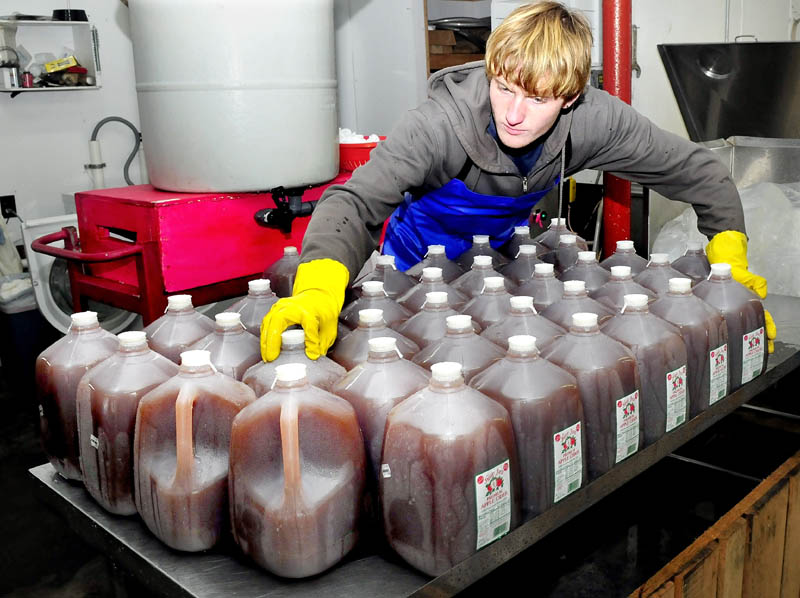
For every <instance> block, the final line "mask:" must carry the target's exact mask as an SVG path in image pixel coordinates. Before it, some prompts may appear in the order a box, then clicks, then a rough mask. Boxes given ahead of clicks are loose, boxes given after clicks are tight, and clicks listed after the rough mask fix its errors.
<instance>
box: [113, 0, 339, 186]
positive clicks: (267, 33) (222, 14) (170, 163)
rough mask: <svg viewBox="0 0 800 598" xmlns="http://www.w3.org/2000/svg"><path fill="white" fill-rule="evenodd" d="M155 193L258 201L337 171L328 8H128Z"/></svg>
mask: <svg viewBox="0 0 800 598" xmlns="http://www.w3.org/2000/svg"><path fill="white" fill-rule="evenodd" d="M129 8H130V22H131V38H132V40H133V55H134V63H135V69H136V89H137V92H138V97H139V112H140V116H141V125H142V138H143V141H144V144H145V145H146V147H147V153H146V157H147V170H148V172H149V175H150V180H151V182H152V183H153V185H154V186H156V187H158V188H160V189H164V190H168V191H185V192H219V191H226V192H234V191H262V190H267V189H271V188H273V187H277V186H279V185H282V186H284V187H295V186H302V185H307V184H314V183H322V182H325V181H329V180H331V179H333V178H334V177H335V176H336V174H337V173H338V171H339V146H338V121H337V111H336V67H335V56H334V27H333V0H290V1H287V0H129Z"/></svg>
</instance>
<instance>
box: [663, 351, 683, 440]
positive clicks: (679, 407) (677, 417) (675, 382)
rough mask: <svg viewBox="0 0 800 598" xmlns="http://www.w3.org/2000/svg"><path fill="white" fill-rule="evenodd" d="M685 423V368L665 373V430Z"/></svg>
mask: <svg viewBox="0 0 800 598" xmlns="http://www.w3.org/2000/svg"><path fill="white" fill-rule="evenodd" d="M685 421H686V366H685V365H682V366H681V367H679V368H678V369H676V370H672V371H671V372H667V429H666V431H667V432H669V431H670V430H673V429H675V428H677V427H678V426H680V425H681V424H682V423H683V422H685Z"/></svg>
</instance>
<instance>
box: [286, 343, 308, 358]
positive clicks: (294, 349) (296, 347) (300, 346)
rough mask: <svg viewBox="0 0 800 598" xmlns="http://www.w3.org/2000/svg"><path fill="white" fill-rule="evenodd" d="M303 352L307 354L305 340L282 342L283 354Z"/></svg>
mask: <svg viewBox="0 0 800 598" xmlns="http://www.w3.org/2000/svg"><path fill="white" fill-rule="evenodd" d="M300 352H303V353H304V354H305V342H302V343H291V344H285V343H281V355H289V354H294V353H300Z"/></svg>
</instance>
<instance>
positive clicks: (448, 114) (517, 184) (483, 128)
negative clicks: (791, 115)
mask: <svg viewBox="0 0 800 598" xmlns="http://www.w3.org/2000/svg"><path fill="white" fill-rule="evenodd" d="M491 118H492V113H491V104H490V102H489V81H488V79H487V77H486V69H485V65H484V63H483V62H473V63H470V64H467V65H462V66H457V67H453V68H449V69H444V70H442V71H439V72H437V73H436V74H435V75H433V76H432V77H431V79H430V82H429V84H428V99H427V100H426V101H425V102H423V103H422V104H421V105H420V106H419V107H418V108H416V109H414V110H411V111H409V112H408V113H406V115H405V117H404V118H403V119H402V121H401V122H400V123H399V124H398V125H397V126H396V127H395V129H394V130H393V131H392V132H391V134H390V135H388V137H387V139H386V140H385V141H383V142H381V143H379V144H378V146H377V147H376V148H375V149H374V150H372V153H371V154H370V159H369V161H368V162H367V163H366V164H365V165H363V166H361V167H360V168H358V169H357V170H356V171H355V172H354V173H353V176H352V178H351V179H350V180H349V181H347V182H346V183H345V184H343V185H334V186H331V187H330V188H328V189H327V190H326V192H325V194H324V195H323V197H322V200H321V201H320V202H319V204H318V205H317V207H316V210H315V211H314V215H313V217H312V219H311V222H310V223H309V226H308V230H307V231H306V234H305V238H304V239H303V250H302V261H303V262H308V261H311V260H314V259H320V258H331V259H334V260H337V261H339V262H341V263H342V264H344V265H345V266H346V267H347V268H348V270H349V271H350V280H351V281H352V280H353V278H354V277H355V275H356V274H358V272H359V271H360V269H361V267H362V266H363V264H364V262H365V261H366V259H367V258H368V257H369V255H370V254H371V253H372V251H373V250H374V249H375V248H376V247H377V245H378V241H379V239H380V234H381V229H382V227H383V223H384V221H385V220H386V219H387V218H388V217H389V216H390V215H391V213H392V212H393V211H394V209H395V208H396V207H397V206H398V205H399V204H400V203H402V202H403V200H404V197H405V193H406V192H407V191H410V192H412V193H414V194H416V195H420V194H421V193H424V192H425V191H426V190H432V189H437V188H439V187H442V186H443V185H445V184H446V183H448V182H449V181H451V180H452V179H453V178H455V177H456V176H457V175H458V174H459V173H460V172H461V171H462V169H463V168H464V166H465V164H466V163H467V162H468V161H471V162H472V166H471V168H470V170H469V172H468V174H467V176H466V177H464V179H463V180H464V183H465V184H466V186H467V187H468V188H469V189H471V190H472V191H474V192H476V193H480V194H485V195H500V196H506V197H517V196H520V195H524V194H526V193H531V192H533V191H537V190H542V189H547V188H549V187H551V186H552V185H553V183H554V182H555V180H556V178H557V177H558V175H559V174H560V172H561V155H562V149H563V148H564V147H565V144H566V143H567V139H568V138H569V146H570V147H569V150H568V151H567V152H566V153H565V155H566V160H567V161H566V164H565V176H569V175H571V174H574V173H576V172H578V171H581V170H584V169H587V168H588V169H596V170H601V171H608V172H611V173H613V174H615V175H617V176H619V177H621V178H624V179H628V180H630V181H635V182H638V183H640V184H642V185H644V186H646V187H649V188H650V189H653V190H654V191H657V192H658V193H660V194H662V195H664V196H665V197H668V198H670V199H673V200H677V201H683V202H686V203H690V204H692V206H693V207H694V210H695V212H696V213H697V218H698V226H699V228H700V231H701V232H702V233H703V234H705V235H707V236H708V237H709V238H711V237H712V236H713V235H715V234H716V233H718V232H722V231H725V230H737V231H741V232H745V228H744V214H743V212H742V204H741V200H740V199H739V194H738V192H737V191H736V187H735V185H734V183H733V181H732V180H731V177H730V173H729V171H728V170H727V169H726V168H725V166H724V165H723V164H722V162H720V161H719V160H718V159H717V158H716V157H715V156H714V154H713V153H712V152H711V151H709V150H707V149H705V148H702V147H700V146H699V145H697V144H695V143H693V142H691V141H688V140H686V139H683V138H681V137H678V136H677V135H674V134H672V133H669V132H667V131H664V130H662V129H660V128H658V127H657V126H655V125H654V124H653V123H652V122H650V121H649V120H648V119H647V118H645V117H644V116H642V115H641V114H639V113H638V112H636V111H635V110H634V109H633V108H631V107H630V106H629V105H627V104H625V103H624V102H622V101H621V100H619V99H618V98H616V97H613V96H611V95H609V94H608V93H606V92H604V91H600V90H597V89H594V88H591V87H589V88H587V89H586V90H585V92H584V93H583V94H582V95H581V97H580V99H579V100H578V101H577V102H576V103H575V104H573V106H572V107H571V108H569V109H567V110H565V111H562V113H561V114H560V116H559V117H558V120H557V121H556V122H555V124H554V125H553V127H552V128H551V130H550V131H549V132H548V133H547V134H546V136H545V139H544V145H543V148H542V153H541V155H540V157H539V159H538V160H537V162H536V163H535V164H534V165H533V167H532V168H531V170H530V172H526V173H520V172H519V170H518V169H517V167H516V166H515V164H514V162H513V161H512V159H511V158H510V157H509V156H508V155H507V154H505V153H504V152H503V151H502V150H501V149H500V146H499V145H498V142H497V141H496V140H495V138H494V137H493V136H492V135H491V134H490V133H489V132H488V127H489V120H490V119H491ZM462 174H463V173H462Z"/></svg>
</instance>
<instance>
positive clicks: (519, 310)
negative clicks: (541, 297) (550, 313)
mask: <svg viewBox="0 0 800 598" xmlns="http://www.w3.org/2000/svg"><path fill="white" fill-rule="evenodd" d="M508 315H509V316H511V317H513V318H527V317H528V316H535V315H537V312H536V308H535V307H533V306H532V305H531V306H530V307H512V308H511V311H509V312H508Z"/></svg>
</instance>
